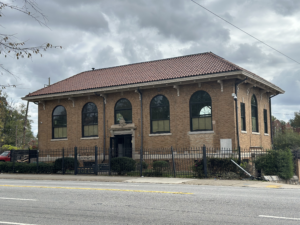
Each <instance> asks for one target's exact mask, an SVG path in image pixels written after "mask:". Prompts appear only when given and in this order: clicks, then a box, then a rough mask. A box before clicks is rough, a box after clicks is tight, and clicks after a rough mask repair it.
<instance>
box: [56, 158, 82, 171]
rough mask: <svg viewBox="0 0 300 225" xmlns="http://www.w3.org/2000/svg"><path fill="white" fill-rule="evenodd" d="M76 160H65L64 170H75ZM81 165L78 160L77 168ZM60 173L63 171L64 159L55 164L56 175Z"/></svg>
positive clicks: (57, 160) (59, 159)
mask: <svg viewBox="0 0 300 225" xmlns="http://www.w3.org/2000/svg"><path fill="white" fill-rule="evenodd" d="M74 162H75V159H74V158H70V157H65V158H64V169H65V171H66V170H74ZM78 165H79V161H78V160H77V167H78ZM58 171H62V158H58V159H56V160H55V162H54V170H53V172H54V173H57V172H58Z"/></svg>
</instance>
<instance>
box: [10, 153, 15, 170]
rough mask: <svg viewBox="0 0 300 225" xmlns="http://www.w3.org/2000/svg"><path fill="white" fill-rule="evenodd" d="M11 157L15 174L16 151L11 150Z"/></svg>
mask: <svg viewBox="0 0 300 225" xmlns="http://www.w3.org/2000/svg"><path fill="white" fill-rule="evenodd" d="M10 157H11V160H13V173H14V172H15V161H16V160H15V151H14V150H10Z"/></svg>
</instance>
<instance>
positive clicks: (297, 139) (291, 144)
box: [273, 130, 300, 149]
mask: <svg viewBox="0 0 300 225" xmlns="http://www.w3.org/2000/svg"><path fill="white" fill-rule="evenodd" d="M273 147H274V149H285V148H289V149H297V148H299V147H300V135H299V134H298V133H296V132H293V131H292V130H290V131H288V130H287V131H286V132H284V133H276V135H275V136H274V138H273Z"/></svg>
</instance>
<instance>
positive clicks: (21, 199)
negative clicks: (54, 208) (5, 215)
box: [0, 197, 36, 223]
mask: <svg viewBox="0 0 300 225" xmlns="http://www.w3.org/2000/svg"><path fill="white" fill-rule="evenodd" d="M0 199H3V200H17V201H36V199H25V198H2V197H0ZM0 223H1V222H0Z"/></svg>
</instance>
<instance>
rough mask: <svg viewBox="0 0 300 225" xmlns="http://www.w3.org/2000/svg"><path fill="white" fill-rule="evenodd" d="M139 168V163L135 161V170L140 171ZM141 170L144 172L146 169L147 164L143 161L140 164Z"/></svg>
mask: <svg viewBox="0 0 300 225" xmlns="http://www.w3.org/2000/svg"><path fill="white" fill-rule="evenodd" d="M140 168H141V163H140V161H137V162H136V169H137V170H140ZM142 168H143V169H144V170H146V169H148V164H147V163H146V162H144V161H143V163H142Z"/></svg>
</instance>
